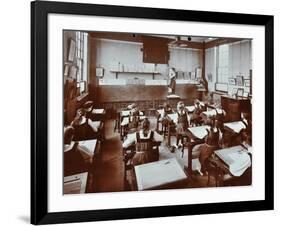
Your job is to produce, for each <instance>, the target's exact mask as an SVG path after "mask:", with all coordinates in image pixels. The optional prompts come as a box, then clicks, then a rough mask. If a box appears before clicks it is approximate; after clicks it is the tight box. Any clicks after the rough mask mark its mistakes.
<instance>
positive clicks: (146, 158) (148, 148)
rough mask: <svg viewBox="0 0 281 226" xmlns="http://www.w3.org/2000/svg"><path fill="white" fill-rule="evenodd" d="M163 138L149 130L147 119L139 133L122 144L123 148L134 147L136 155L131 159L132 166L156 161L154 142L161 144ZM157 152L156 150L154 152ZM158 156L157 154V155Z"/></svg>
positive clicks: (132, 135)
mask: <svg viewBox="0 0 281 226" xmlns="http://www.w3.org/2000/svg"><path fill="white" fill-rule="evenodd" d="M162 141H163V137H162V136H161V135H159V134H158V133H157V132H156V131H152V130H150V122H149V120H148V119H147V118H145V119H144V121H143V123H142V129H141V130H140V131H139V132H136V133H134V134H131V135H130V136H128V137H127V139H126V140H125V141H124V143H123V148H128V147H129V146H131V145H133V144H135V145H136V154H135V155H134V157H133V161H132V162H133V165H140V164H145V163H148V162H152V161H157V160H158V159H156V158H155V152H154V150H153V143H154V142H162ZM156 151H157V152H158V150H156ZM157 155H158V153H157Z"/></svg>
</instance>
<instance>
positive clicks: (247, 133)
mask: <svg viewBox="0 0 281 226" xmlns="http://www.w3.org/2000/svg"><path fill="white" fill-rule="evenodd" d="M241 118H242V122H243V124H244V125H245V128H244V129H242V130H241V131H240V136H241V141H242V143H243V142H244V143H246V144H247V145H250V146H251V145H252V119H251V114H250V113H247V112H242V113H241Z"/></svg>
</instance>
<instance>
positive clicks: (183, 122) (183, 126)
mask: <svg viewBox="0 0 281 226" xmlns="http://www.w3.org/2000/svg"><path fill="white" fill-rule="evenodd" d="M187 129H188V120H187V114H186V111H184V113H183V114H180V113H179V112H178V124H177V133H178V134H179V135H185V134H186V132H187Z"/></svg>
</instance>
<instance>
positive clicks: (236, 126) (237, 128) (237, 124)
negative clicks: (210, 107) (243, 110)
mask: <svg viewBox="0 0 281 226" xmlns="http://www.w3.org/2000/svg"><path fill="white" fill-rule="evenodd" d="M224 126H226V127H228V128H229V129H231V130H233V131H234V132H235V133H239V132H240V131H241V130H242V129H245V128H246V126H245V124H244V123H243V122H242V121H237V122H228V123H224Z"/></svg>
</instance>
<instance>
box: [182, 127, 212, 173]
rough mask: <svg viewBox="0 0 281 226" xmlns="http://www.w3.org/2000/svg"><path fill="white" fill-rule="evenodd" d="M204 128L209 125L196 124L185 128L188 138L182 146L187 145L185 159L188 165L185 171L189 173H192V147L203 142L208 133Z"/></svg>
mask: <svg viewBox="0 0 281 226" xmlns="http://www.w3.org/2000/svg"><path fill="white" fill-rule="evenodd" d="M206 129H210V126H207V125H205V126H196V127H189V128H188V130H187V135H188V138H189V140H190V141H189V142H187V143H186V144H184V146H183V148H185V147H187V151H188V154H187V158H188V159H187V160H188V167H187V171H188V173H189V174H190V175H192V149H193V148H194V146H195V145H197V144H203V143H204V142H205V139H204V138H205V136H206V135H207V134H208V132H207V130H206Z"/></svg>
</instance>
